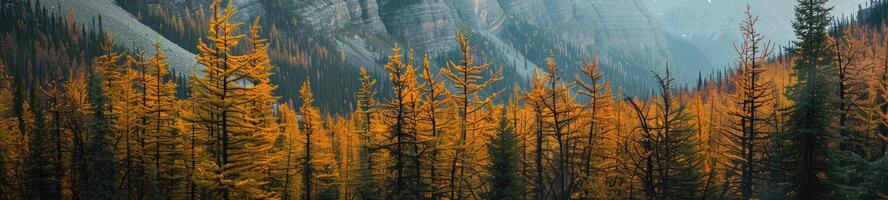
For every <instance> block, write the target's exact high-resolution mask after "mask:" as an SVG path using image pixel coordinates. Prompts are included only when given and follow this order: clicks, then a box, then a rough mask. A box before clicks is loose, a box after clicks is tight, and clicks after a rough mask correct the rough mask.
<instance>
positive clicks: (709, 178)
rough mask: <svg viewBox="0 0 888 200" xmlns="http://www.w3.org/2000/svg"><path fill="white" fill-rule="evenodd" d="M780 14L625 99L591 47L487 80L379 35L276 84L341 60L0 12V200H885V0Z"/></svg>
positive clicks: (228, 22)
mask: <svg viewBox="0 0 888 200" xmlns="http://www.w3.org/2000/svg"><path fill="white" fill-rule="evenodd" d="M121 2H123V1H121ZM798 3H799V4H798V5H797V6H796V7H795V10H794V13H795V19H794V21H793V24H792V27H793V29H794V30H795V34H796V35H797V39H796V40H795V41H794V42H793V44H792V46H791V47H789V48H786V49H780V48H777V47H776V46H775V45H774V44H772V43H770V42H768V41H767V40H765V39H764V38H765V36H764V35H762V34H761V31H760V30H759V27H758V26H757V23H758V21H759V20H758V18H757V17H756V14H755V12H756V11H755V10H752V9H747V12H746V18H745V19H744V20H743V23H742V24H739V25H738V28H737V30H738V31H739V32H740V34H741V35H742V36H743V37H742V40H740V41H736V45H735V46H736V48H735V49H734V50H735V51H736V60H737V63H736V66H735V67H734V68H733V69H731V70H730V71H728V72H725V73H723V74H724V75H723V76H720V77H719V76H715V77H712V78H705V79H704V78H703V77H700V78H698V80H697V84H696V86H695V87H686V86H683V85H681V84H679V83H677V81H676V78H675V77H676V75H675V72H674V71H671V69H673V67H672V66H669V64H668V63H664V64H663V67H662V69H664V70H662V71H660V70H655V71H651V72H648V73H647V74H644V75H640V76H643V77H649V81H650V82H652V83H654V86H656V87H655V88H654V90H653V91H651V92H650V93H648V94H646V95H630V94H627V93H626V92H624V91H623V90H622V89H621V87H619V86H617V85H614V84H613V83H612V82H609V81H607V79H605V78H603V77H604V76H605V73H607V72H605V70H602V68H603V66H602V65H604V64H606V63H602V62H600V58H599V57H598V56H596V55H594V54H593V55H588V56H586V58H584V59H582V60H585V61H586V62H585V63H582V64H579V65H576V66H573V65H566V64H562V62H561V61H560V59H559V58H561V57H562V56H563V55H558V52H559V51H557V50H555V47H553V49H549V50H545V49H537V50H534V51H540V52H547V53H548V55H549V56H548V58H546V59H545V60H546V65H545V66H544V67H543V68H542V69H541V70H536V71H534V72H533V74H532V78H531V79H530V81H529V83H526V84H522V83H520V82H515V83H514V84H511V83H510V84H506V83H502V82H503V81H504V78H505V77H504V74H507V73H503V71H504V70H503V67H502V66H499V65H494V64H492V63H488V62H485V61H484V60H486V59H484V56H485V55H484V54H481V53H479V52H478V49H479V48H480V47H479V45H478V44H477V42H476V41H475V40H473V38H474V37H473V35H472V31H470V30H467V29H462V28H460V29H456V30H453V31H454V33H455V39H454V40H453V41H451V42H452V43H453V45H455V46H457V47H458V52H456V53H455V55H453V57H452V58H451V59H449V60H448V61H446V62H437V61H435V60H433V59H430V58H429V56H428V55H425V54H421V53H416V52H424V51H420V50H415V49H409V48H402V46H399V45H395V46H394V47H392V49H391V51H390V52H391V53H390V54H389V55H387V57H386V58H385V60H386V61H387V62H386V63H385V64H384V65H381V66H366V67H364V68H360V69H358V70H351V69H346V68H340V69H342V70H341V71H337V73H346V72H348V73H349V74H327V75H320V74H315V75H310V76H300V78H298V80H294V79H297V78H291V77H290V76H289V75H287V74H286V73H294V74H302V73H308V72H318V71H312V70H314V69H309V68H305V69H300V70H301V71H299V70H297V71H289V72H288V71H287V70H281V69H279V68H278V67H276V65H278V64H280V63H281V62H300V63H303V64H306V65H309V64H324V63H323V62H318V61H311V60H309V59H307V58H312V57H313V56H317V55H326V56H333V57H334V59H327V60H325V61H324V62H333V63H326V64H337V63H338V62H344V61H341V60H342V59H340V61H335V60H337V59H335V57H336V56H335V55H331V54H330V52H325V51H324V49H323V48H313V49H292V48H287V47H295V46H301V45H302V44H299V45H297V44H296V43H312V42H315V41H312V40H307V39H306V40H302V38H299V39H293V40H287V39H280V38H278V37H276V36H278V33H276V32H275V28H274V27H272V28H270V29H269V28H267V27H266V28H263V26H264V25H267V23H263V20H275V19H264V18H258V17H257V18H254V19H250V20H249V21H240V20H238V19H236V18H235V17H234V16H235V13H236V12H237V11H238V10H237V8H236V7H234V6H233V5H232V2H231V1H222V0H215V1H213V2H212V4H211V5H210V6H209V7H208V8H209V9H207V10H205V11H201V12H200V14H197V15H194V16H191V15H188V16H191V17H188V18H186V19H182V18H175V17H165V16H167V14H166V13H163V12H158V13H153V14H150V15H148V14H146V15H145V16H144V18H142V19H141V20H145V21H148V22H146V24H148V25H149V26H168V27H172V28H171V29H172V30H178V31H168V32H165V31H159V32H160V34H163V35H165V36H167V37H170V38H173V39H174V40H177V41H180V42H181V41H187V42H188V43H189V44H193V46H192V47H186V49H188V50H189V51H194V53H195V55H196V56H195V58H196V60H197V62H198V63H199V65H200V66H201V68H200V70H199V71H198V72H194V73H188V74H183V73H179V72H175V71H173V70H171V69H174V67H175V66H171V64H170V63H169V62H168V61H167V60H168V58H167V52H166V51H165V50H164V49H165V48H163V45H162V44H161V43H160V42H157V43H156V44H155V45H153V46H151V47H145V48H144V49H134V50H127V49H124V48H121V47H118V46H115V43H114V41H113V40H112V39H111V38H112V37H111V36H110V35H109V34H113V33H108V32H106V31H101V30H102V29H101V28H100V27H102V20H101V18H97V19H96V20H95V23H94V24H87V25H84V24H78V23H76V22H75V21H74V20H73V15H75V13H69V14H67V15H62V16H59V15H56V14H55V13H63V12H51V11H47V9H52V8H51V7H50V8H47V7H46V6H45V5H41V4H40V3H39V2H38V1H34V2H32V1H31V0H14V1H5V2H2V3H0V25H3V26H4V27H5V28H3V29H0V66H2V67H0V199H28V200H30V199H35V200H46V199H95V200H117V199H126V200H146V199H150V200H154V199H189V200H194V199H224V200H228V199H284V200H290V199H303V200H310V199H331V200H332V199H345V200H352V199H431V200H439V199H450V200H457V199H538V200H543V199H647V200H655V199H656V200H672V199H676V200H677V199H743V200H749V199H799V200H811V199H849V200H856V199H861V200H876V199H888V105H886V103H888V34H884V33H885V32H884V31H885V30H888V25H886V23H885V22H886V20H885V19H886V18H885V12H884V11H885V10H886V9H888V8H886V7H888V3H886V2H885V1H878V2H874V3H873V4H872V6H871V7H869V8H866V9H864V10H863V11H862V12H861V14H860V15H859V16H858V17H857V18H856V19H853V20H851V19H849V20H839V19H836V18H834V17H832V16H830V14H829V13H830V12H829V11H830V8H829V7H826V6H825V5H826V0H799V2H798ZM122 6H123V7H125V8H128V9H132V10H140V6H145V5H139V4H133V5H122ZM167 19H173V20H167ZM198 25H201V26H198ZM87 27H99V28H96V29H88V28H87ZM91 30H98V31H91ZM339 56H346V55H343V54H340V55H339ZM574 59H575V58H574ZM371 71H382V72H384V74H385V75H386V76H385V78H383V79H376V78H374V77H375V76H373V75H372V74H371V73H372V72H371ZM326 72H328V73H329V72H330V71H326ZM574 72H576V73H574ZM281 73H283V74H284V75H281ZM330 77H336V79H337V80H332V81H331V80H327V78H330ZM342 80H348V81H349V82H353V83H355V84H356V85H359V86H360V87H357V88H355V89H343V88H340V87H339V85H335V84H337V83H341V81H342ZM328 90H336V91H335V93H334V92H330V91H328ZM318 91H321V92H318ZM318 93H324V94H328V96H324V97H323V98H319V94H318ZM340 93H348V94H340ZM288 94H292V96H295V97H296V98H286V97H287V96H290V95H288ZM344 98H348V99H344ZM329 99H333V100H336V101H342V102H353V103H348V104H346V105H349V106H347V107H344V108H325V107H321V106H319V105H336V104H330V103H329V102H323V101H325V100H329Z"/></svg>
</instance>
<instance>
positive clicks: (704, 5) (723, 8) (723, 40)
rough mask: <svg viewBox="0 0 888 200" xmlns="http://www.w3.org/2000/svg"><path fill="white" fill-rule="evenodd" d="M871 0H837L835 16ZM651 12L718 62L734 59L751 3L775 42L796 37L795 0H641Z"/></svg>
mask: <svg viewBox="0 0 888 200" xmlns="http://www.w3.org/2000/svg"><path fill="white" fill-rule="evenodd" d="M867 2H869V0H834V1H830V2H829V5H830V6H833V12H832V13H833V16H836V17H838V18H845V17H848V16H852V15H853V14H854V13H855V12H857V10H859V9H860V7H859V6H860V5H865V4H866V3H867ZM641 3H642V4H643V6H644V7H645V8H646V9H647V11H648V12H649V14H650V15H651V16H652V17H653V18H654V19H655V20H657V21H658V22H659V24H661V25H662V27H663V28H664V29H665V30H666V31H667V32H669V34H671V35H673V36H675V37H678V38H682V39H685V40H687V41H689V42H690V43H692V44H695V45H696V46H697V47H698V48H699V49H700V50H702V51H703V52H705V53H706V54H707V56H708V58H709V59H710V61H711V62H712V63H714V64H716V65H721V66H729V65H730V64H731V63H732V61H733V53H734V50H733V43H735V42H736V41H737V40H738V39H739V38H740V35H739V33H738V27H739V24H740V23H741V22H742V21H743V19H744V18H745V16H744V11H745V10H746V7H747V5H749V7H751V12H752V14H753V15H756V16H758V17H759V22H758V24H757V26H758V28H759V30H760V31H761V32H762V33H763V35H764V36H765V37H766V39H767V40H770V41H771V42H773V43H774V44H775V45H785V44H788V43H789V42H790V41H792V40H793V39H795V34H794V33H793V30H792V21H793V19H794V14H793V13H794V10H793V7H794V5H795V4H796V1H795V0H641Z"/></svg>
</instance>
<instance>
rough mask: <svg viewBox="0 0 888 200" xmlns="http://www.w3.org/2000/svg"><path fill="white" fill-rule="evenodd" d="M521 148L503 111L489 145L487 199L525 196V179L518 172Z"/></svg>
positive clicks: (485, 196)
mask: <svg viewBox="0 0 888 200" xmlns="http://www.w3.org/2000/svg"><path fill="white" fill-rule="evenodd" d="M520 148H521V147H520V146H519V145H518V135H517V134H515V128H514V127H512V123H511V122H510V120H509V119H508V117H507V115H506V112H505V111H503V114H502V116H501V117H500V119H499V125H498V126H497V128H496V134H495V135H493V136H492V137H491V138H490V143H489V144H488V145H487V151H488V152H490V157H489V159H490V165H488V166H487V171H488V172H489V173H490V177H488V182H489V185H490V191H489V192H487V193H486V194H485V195H484V198H485V199H491V200H503V199H521V198H523V196H522V195H523V190H524V181H523V179H521V176H519V174H518V165H519V162H520V160H519V159H520V158H519V155H520V154H519V151H520Z"/></svg>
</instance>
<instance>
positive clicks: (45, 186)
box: [23, 101, 62, 200]
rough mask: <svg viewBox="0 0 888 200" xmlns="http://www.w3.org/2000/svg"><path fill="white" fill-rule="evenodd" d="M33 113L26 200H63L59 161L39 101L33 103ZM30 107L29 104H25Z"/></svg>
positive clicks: (27, 166)
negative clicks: (58, 168) (58, 173)
mask: <svg viewBox="0 0 888 200" xmlns="http://www.w3.org/2000/svg"><path fill="white" fill-rule="evenodd" d="M32 102H33V103H31V104H30V106H29V107H30V110H31V113H33V115H34V126H33V127H30V128H31V129H30V131H29V132H28V133H30V138H29V143H28V150H29V151H28V157H27V159H26V161H25V162H26V163H25V168H26V169H25V173H26V174H25V176H26V177H25V180H24V185H25V193H24V198H25V199H34V200H49V199H61V198H62V193H61V180H59V179H57V178H56V175H55V171H56V167H59V166H58V165H59V163H58V162H59V161H57V160H56V159H55V152H54V151H52V149H51V148H52V145H51V144H50V143H49V139H50V138H49V136H48V135H47V133H46V131H45V129H44V123H45V118H44V116H43V110H42V108H40V106H39V105H40V103H39V101H32ZM23 104H25V105H28V103H27V102H25V103H23Z"/></svg>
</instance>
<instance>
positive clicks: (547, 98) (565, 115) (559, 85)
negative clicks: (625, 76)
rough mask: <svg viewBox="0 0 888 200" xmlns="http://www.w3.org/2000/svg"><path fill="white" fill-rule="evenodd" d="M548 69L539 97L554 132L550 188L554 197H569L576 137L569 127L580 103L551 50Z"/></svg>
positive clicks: (548, 128)
mask: <svg viewBox="0 0 888 200" xmlns="http://www.w3.org/2000/svg"><path fill="white" fill-rule="evenodd" d="M546 66H547V68H548V70H549V71H548V72H547V73H546V77H545V82H546V83H545V86H544V87H545V88H544V90H543V93H542V95H541V96H538V99H535V100H534V101H538V102H539V103H540V104H541V105H542V107H543V110H542V111H543V113H542V114H541V116H542V117H543V118H544V119H543V122H544V123H543V124H544V125H545V130H546V132H549V133H550V135H552V136H554V139H555V144H556V145H557V146H556V147H555V157H554V162H555V166H554V173H555V175H554V183H553V185H552V186H553V188H552V189H553V192H552V194H554V195H555V196H554V198H555V199H565V200H566V199H569V198H570V197H571V196H572V195H573V193H574V192H576V191H575V189H574V187H572V185H574V184H575V181H576V180H574V179H573V178H572V177H571V176H572V175H571V174H570V173H572V171H573V169H572V168H573V165H572V164H570V162H572V155H571V154H572V151H573V150H572V148H571V146H570V141H571V140H573V139H572V138H573V137H575V136H574V135H575V132H576V131H575V130H574V129H571V126H574V125H575V124H576V122H577V119H579V115H578V114H577V113H578V111H579V109H580V107H578V106H576V105H574V99H575V98H574V95H572V94H571V90H572V89H573V86H574V83H564V82H563V81H562V80H561V74H560V73H561V72H559V70H560V69H559V67H558V64H557V63H556V62H555V55H554V53H552V52H550V54H549V59H548V60H547V61H546Z"/></svg>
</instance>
